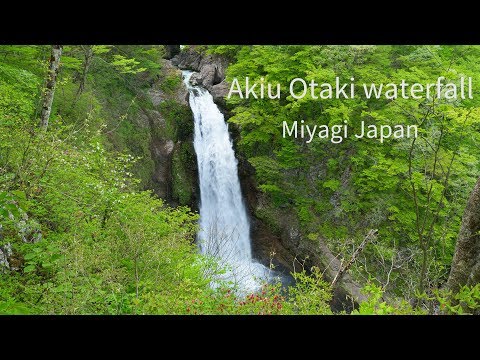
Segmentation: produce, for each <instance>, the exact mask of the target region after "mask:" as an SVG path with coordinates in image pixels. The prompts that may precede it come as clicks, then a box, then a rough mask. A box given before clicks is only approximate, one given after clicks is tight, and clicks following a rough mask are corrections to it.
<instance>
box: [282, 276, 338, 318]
mask: <svg viewBox="0 0 480 360" xmlns="http://www.w3.org/2000/svg"><path fill="white" fill-rule="evenodd" d="M292 275H293V278H294V279H295V286H292V287H291V288H290V289H289V293H288V300H289V301H288V304H287V306H289V307H290V309H291V311H292V313H294V314H299V315H309V314H321V315H328V314H331V313H332V311H331V309H330V301H331V300H332V289H331V286H330V284H329V283H327V282H326V281H325V280H323V278H322V273H321V271H320V269H318V268H317V267H314V268H312V271H311V274H310V275H308V274H307V273H306V272H305V271H302V272H296V273H293V274H292Z"/></svg>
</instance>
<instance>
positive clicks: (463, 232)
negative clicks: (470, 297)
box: [447, 178, 480, 293]
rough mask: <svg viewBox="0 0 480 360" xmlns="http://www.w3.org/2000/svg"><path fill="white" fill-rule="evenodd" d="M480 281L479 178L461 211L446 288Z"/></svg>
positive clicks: (457, 287) (457, 288) (455, 287)
mask: <svg viewBox="0 0 480 360" xmlns="http://www.w3.org/2000/svg"><path fill="white" fill-rule="evenodd" d="M479 282H480V178H479V179H478V181H477V184H476V185H475V187H474V188H473V191H472V193H471V194H470V198H469V200H468V202H467V206H466V207H465V212H464V213H463V219H462V225H461V227H460V232H459V234H458V238H457V245H456V248H455V255H454V256H453V261H452V268H451V270H450V276H449V277H448V281H447V288H448V289H449V290H452V291H453V292H454V293H456V292H458V290H459V289H460V288H461V287H462V286H464V285H475V284H477V283H479Z"/></svg>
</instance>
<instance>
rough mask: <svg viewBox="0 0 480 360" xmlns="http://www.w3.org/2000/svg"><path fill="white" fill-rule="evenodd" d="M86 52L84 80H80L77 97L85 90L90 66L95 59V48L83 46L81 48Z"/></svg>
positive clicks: (83, 71)
mask: <svg viewBox="0 0 480 360" xmlns="http://www.w3.org/2000/svg"><path fill="white" fill-rule="evenodd" d="M81 48H82V50H83V52H84V60H83V70H82V78H81V79H80V86H79V87H78V91H77V97H78V96H80V95H81V94H82V92H83V90H85V83H86V82H87V74H88V70H89V68H90V64H91V62H92V59H93V47H92V46H90V45H82V46H81Z"/></svg>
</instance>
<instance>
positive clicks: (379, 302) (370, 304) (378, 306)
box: [352, 283, 423, 315]
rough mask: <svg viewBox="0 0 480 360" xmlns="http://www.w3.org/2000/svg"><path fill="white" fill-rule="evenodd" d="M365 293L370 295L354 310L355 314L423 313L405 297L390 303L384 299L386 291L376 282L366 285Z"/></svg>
mask: <svg viewBox="0 0 480 360" xmlns="http://www.w3.org/2000/svg"><path fill="white" fill-rule="evenodd" d="M364 293H365V295H367V296H368V300H366V301H363V302H362V303H360V307H359V309H358V310H354V311H353V312H352V314H353V315H408V314H422V313H423V312H422V311H421V310H418V309H414V308H412V306H411V305H410V304H409V303H408V302H406V301H405V300H403V299H402V300H400V302H397V303H396V304H388V303H387V302H385V301H383V294H384V291H383V289H382V288H381V287H380V286H378V285H375V284H374V283H369V284H367V285H365V287H364Z"/></svg>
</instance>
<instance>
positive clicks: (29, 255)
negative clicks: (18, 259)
mask: <svg viewBox="0 0 480 360" xmlns="http://www.w3.org/2000/svg"><path fill="white" fill-rule="evenodd" d="M36 257H37V254H35V253H28V254H25V256H24V257H23V258H24V259H25V260H32V259H34V258H36Z"/></svg>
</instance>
